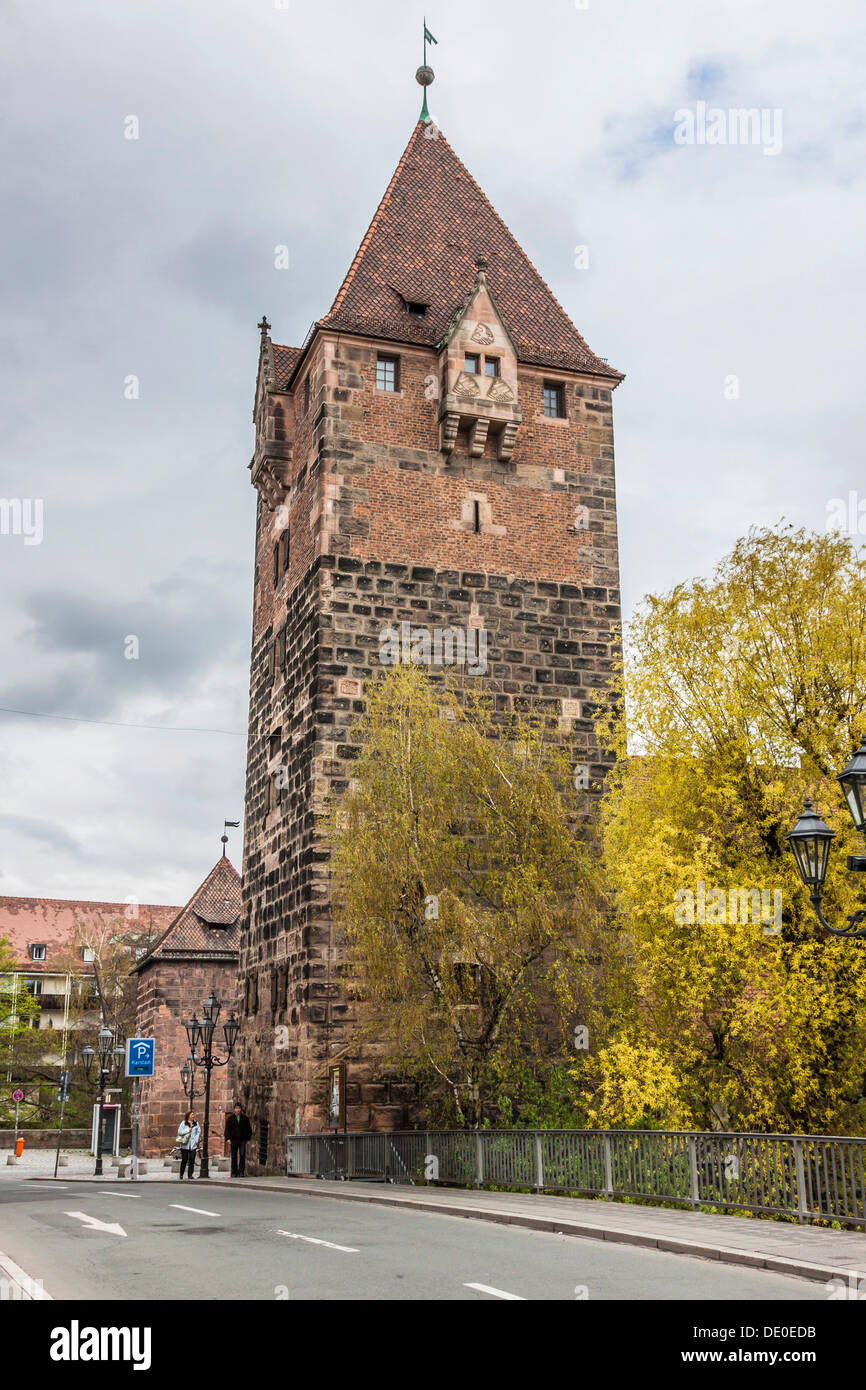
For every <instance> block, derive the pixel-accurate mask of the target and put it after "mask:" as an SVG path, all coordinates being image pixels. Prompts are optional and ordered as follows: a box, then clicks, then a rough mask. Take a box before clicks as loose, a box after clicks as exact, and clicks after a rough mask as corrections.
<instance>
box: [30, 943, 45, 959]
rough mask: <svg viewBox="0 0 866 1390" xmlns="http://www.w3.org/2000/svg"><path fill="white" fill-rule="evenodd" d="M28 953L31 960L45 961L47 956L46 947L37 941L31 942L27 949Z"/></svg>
mask: <svg viewBox="0 0 866 1390" xmlns="http://www.w3.org/2000/svg"><path fill="white" fill-rule="evenodd" d="M27 953H28V955H29V956H30V959H31V960H44V959H45V956H46V954H47V951H46V947H45V946H44V945H43V944H42V943H41V942H37V941H31V943H30V945H29V946H28V947H27Z"/></svg>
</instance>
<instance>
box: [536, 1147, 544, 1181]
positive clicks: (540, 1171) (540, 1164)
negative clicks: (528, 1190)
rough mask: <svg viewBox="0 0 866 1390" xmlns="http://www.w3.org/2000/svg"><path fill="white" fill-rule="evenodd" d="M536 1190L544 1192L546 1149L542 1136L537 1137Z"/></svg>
mask: <svg viewBox="0 0 866 1390" xmlns="http://www.w3.org/2000/svg"><path fill="white" fill-rule="evenodd" d="M535 1190H536V1192H543V1191H544V1148H543V1146H542V1142H541V1135H540V1134H536V1136H535Z"/></svg>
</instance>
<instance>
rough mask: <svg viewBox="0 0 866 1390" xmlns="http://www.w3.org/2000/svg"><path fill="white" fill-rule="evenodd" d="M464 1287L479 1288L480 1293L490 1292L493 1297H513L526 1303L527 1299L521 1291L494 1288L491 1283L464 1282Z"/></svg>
mask: <svg viewBox="0 0 866 1390" xmlns="http://www.w3.org/2000/svg"><path fill="white" fill-rule="evenodd" d="M463 1287H464V1289H477V1290H478V1292H479V1293H489V1294H490V1296H491V1298H508V1299H513V1300H514V1302H515V1303H525V1302H526V1299H525V1298H524V1297H523V1295H522V1294H519V1293H506V1291H505V1289H494V1288H491V1286H490V1285H489V1284H464V1285H463Z"/></svg>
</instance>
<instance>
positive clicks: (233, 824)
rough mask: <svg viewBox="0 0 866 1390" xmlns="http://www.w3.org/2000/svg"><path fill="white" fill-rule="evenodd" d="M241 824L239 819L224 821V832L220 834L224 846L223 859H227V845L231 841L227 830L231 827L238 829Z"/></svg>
mask: <svg viewBox="0 0 866 1390" xmlns="http://www.w3.org/2000/svg"><path fill="white" fill-rule="evenodd" d="M239 825H240V821H239V820H225V821H223V833H222V834H221V835H220V843H221V844H222V847H223V859H225V857H226V845H227V844H228V842H229V837H228V835H227V834H226V831H227V830H228V829H229V827H231V829H232V830H237V828H238V826H239Z"/></svg>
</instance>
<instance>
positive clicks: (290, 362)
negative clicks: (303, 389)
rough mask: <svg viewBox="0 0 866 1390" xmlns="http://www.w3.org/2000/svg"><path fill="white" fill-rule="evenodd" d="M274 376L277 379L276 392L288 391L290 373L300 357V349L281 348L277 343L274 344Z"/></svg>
mask: <svg viewBox="0 0 866 1390" xmlns="http://www.w3.org/2000/svg"><path fill="white" fill-rule="evenodd" d="M273 347H274V374H275V376H276V379H277V387H276V389H277V390H278V391H286V390H288V386H289V380H290V378H291V375H292V372H293V371H294V370H295V367H296V366H297V364H298V361H299V360H300V357H301V351H302V349H301V348H295V347H282V346H281V345H280V344H279V343H274V345H273Z"/></svg>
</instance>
